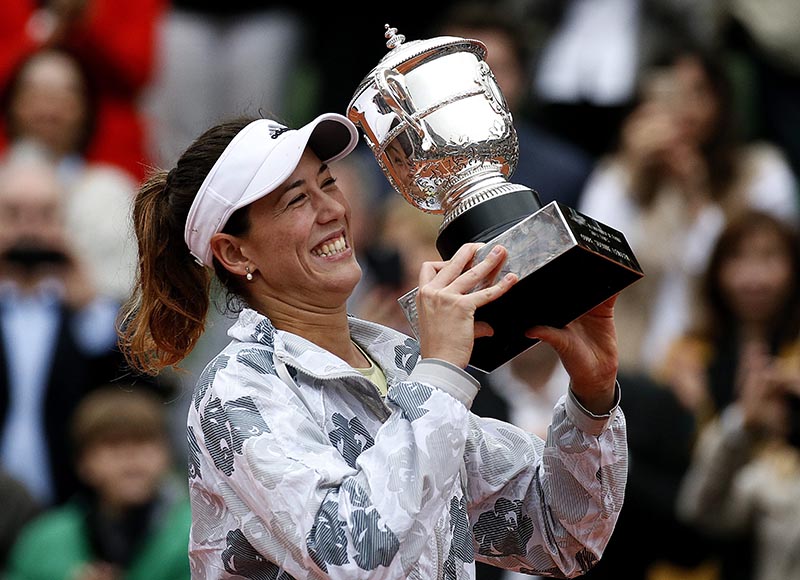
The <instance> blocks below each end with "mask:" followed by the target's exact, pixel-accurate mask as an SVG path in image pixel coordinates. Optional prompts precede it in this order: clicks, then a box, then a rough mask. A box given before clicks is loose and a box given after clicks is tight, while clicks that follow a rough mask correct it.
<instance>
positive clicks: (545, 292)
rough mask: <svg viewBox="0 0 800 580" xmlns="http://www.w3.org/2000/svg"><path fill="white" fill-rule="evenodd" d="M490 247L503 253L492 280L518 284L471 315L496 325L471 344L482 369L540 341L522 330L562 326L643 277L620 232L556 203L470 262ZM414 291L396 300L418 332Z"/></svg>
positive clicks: (473, 363)
mask: <svg viewBox="0 0 800 580" xmlns="http://www.w3.org/2000/svg"><path fill="white" fill-rule="evenodd" d="M496 244H500V245H502V246H504V247H505V248H506V249H507V250H508V257H507V258H506V261H505V263H504V264H503V268H502V270H501V271H500V272H499V274H498V275H497V278H496V280H499V279H500V277H501V276H503V275H505V274H506V273H508V272H513V273H515V274H517V276H519V281H518V282H517V284H516V285H515V286H514V287H513V288H511V290H509V291H508V292H507V293H506V294H504V295H503V296H502V297H500V298H499V299H497V300H496V301H494V302H492V303H490V304H487V305H486V306H483V307H481V308H479V309H478V311H477V312H476V314H475V319H476V320H480V321H485V322H488V323H489V324H490V325H491V326H492V328H493V329H494V335H493V336H491V337H483V338H479V339H477V340H476V341H475V346H474V348H473V352H472V358H471V359H470V366H472V367H474V368H475V369H478V370H480V371H484V372H487V373H489V372H492V371H493V370H495V369H497V368H498V367H500V366H501V365H503V364H505V363H507V362H508V361H510V360H511V359H512V358H514V357H515V356H517V355H518V354H520V353H522V352H523V351H525V350H527V349H528V348H530V347H532V346H534V345H535V344H536V343H537V342H538V340H533V339H529V338H527V337H525V334H524V333H525V331H526V330H527V329H528V328H530V327H532V326H536V325H546V326H554V327H557V328H563V327H564V326H566V325H567V324H569V323H570V322H572V321H573V320H575V319H576V318H578V317H579V316H581V315H582V314H585V313H586V312H588V311H589V310H591V309H592V308H594V307H595V306H597V305H598V304H600V303H602V302H604V301H605V300H607V299H608V298H611V297H612V296H614V295H615V294H617V293H619V292H620V291H621V290H623V289H624V288H625V287H627V286H629V285H631V284H632V283H634V282H636V281H637V280H639V279H640V278H641V277H642V276H643V273H642V269H641V267H640V266H639V263H638V262H637V260H636V258H635V256H634V255H633V251H632V250H631V248H630V246H629V245H628V242H627V241H626V239H625V236H624V235H623V234H622V233H621V232H619V231H617V230H615V229H613V228H610V227H608V226H606V225H604V224H602V223H600V222H598V221H596V220H594V219H592V218H590V217H588V216H586V215H584V214H581V213H580V212H578V211H576V210H574V209H572V208H570V207H568V206H566V205H564V204H561V203H559V202H556V201H553V202H551V203H549V204H547V205H546V206H544V207H543V208H541V209H539V210H537V211H536V212H534V213H533V214H531V215H529V216H528V217H526V218H525V219H523V220H521V221H519V222H517V223H516V224H514V225H512V226H510V227H508V228H507V229H506V230H505V231H503V232H502V233H500V234H499V235H497V236H496V237H494V238H492V239H491V240H490V241H489V242H487V244H486V246H485V247H483V248H481V249H480V250H479V251H478V252H477V253H476V255H475V260H478V261H479V260H481V259H483V258H484V257H485V256H486V254H488V253H489V251H491V249H492V247H494V246H495V245H496ZM448 257H449V256H448ZM416 293H417V289H414V290H412V291H411V292H409V293H407V294H405V295H404V296H402V297H401V298H400V299H399V300H398V302H399V303H400V306H401V308H402V309H403V311H404V313H405V316H406V318H407V319H408V321H409V323H410V324H411V327H412V329H413V330H414V332H415V333H416V334H417V335H418V330H417V316H416V301H415V299H416Z"/></svg>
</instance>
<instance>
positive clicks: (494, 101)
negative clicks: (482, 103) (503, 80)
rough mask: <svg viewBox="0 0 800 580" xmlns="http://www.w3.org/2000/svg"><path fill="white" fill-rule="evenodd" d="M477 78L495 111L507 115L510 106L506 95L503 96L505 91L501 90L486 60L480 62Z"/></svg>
mask: <svg viewBox="0 0 800 580" xmlns="http://www.w3.org/2000/svg"><path fill="white" fill-rule="evenodd" d="M475 80H476V81H477V83H478V85H480V87H481V88H482V89H483V92H484V93H485V95H486V100H487V101H489V104H490V105H491V107H492V109H494V112H495V113H499V114H500V115H503V116H505V115H507V114H508V106H507V105H506V102H505V97H503V93H501V92H500V87H499V86H497V81H496V80H495V79H494V75H493V74H492V70H491V69H490V68H489V65H488V64H486V61H483V60H482V61H480V62H479V63H478V74H477V78H476V79H475Z"/></svg>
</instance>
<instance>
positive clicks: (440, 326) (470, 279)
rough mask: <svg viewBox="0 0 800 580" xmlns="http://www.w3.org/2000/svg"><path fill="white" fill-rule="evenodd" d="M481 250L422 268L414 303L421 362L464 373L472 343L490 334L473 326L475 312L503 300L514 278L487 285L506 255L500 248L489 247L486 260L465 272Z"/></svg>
mask: <svg viewBox="0 0 800 580" xmlns="http://www.w3.org/2000/svg"><path fill="white" fill-rule="evenodd" d="M481 246H483V244H479V243H469V244H465V245H464V246H462V247H461V248H460V249H459V250H458V251H457V252H456V253H455V255H454V256H453V257H452V258H451V259H450V260H448V261H439V262H425V263H424V264H423V265H422V267H421V268H420V275H419V287H418V290H417V295H416V301H417V320H418V330H419V335H420V336H419V339H420V351H421V353H422V357H423V358H437V359H441V360H445V361H447V362H449V363H452V364H454V365H456V366H458V367H460V368H466V366H467V365H468V364H469V360H470V356H471V355H472V346H473V343H474V341H475V338H478V337H481V336H491V334H492V333H493V332H494V331H493V330H492V328H491V327H490V326H489V325H488V324H487V323H485V322H478V323H476V322H475V311H476V310H477V309H478V308H479V307H481V306H483V305H484V304H488V303H489V302H491V301H493V300H496V299H497V298H499V297H500V296H502V295H503V294H505V293H506V292H507V291H508V290H509V288H511V287H512V286H513V285H514V284H515V283H516V282H517V280H518V277H517V276H516V275H514V274H506V275H505V276H502V277H501V278H500V279H499V280H498V281H497V282H495V283H492V280H493V279H494V277H495V276H496V275H497V273H498V271H499V269H500V266H501V265H502V263H503V260H505V258H506V255H507V250H506V249H505V248H503V247H502V246H495V247H494V248H493V249H492V251H491V252H489V254H488V255H487V256H486V258H484V259H483V260H481V261H480V262H478V263H477V264H474V265H473V266H472V267H469V264H470V262H471V261H472V259H473V257H474V256H475V252H476V251H477V250H478V248H480V247H481ZM484 286H485V287H484ZM476 287H479V288H480V289H477V290H475V288H476ZM473 290H474V291H473Z"/></svg>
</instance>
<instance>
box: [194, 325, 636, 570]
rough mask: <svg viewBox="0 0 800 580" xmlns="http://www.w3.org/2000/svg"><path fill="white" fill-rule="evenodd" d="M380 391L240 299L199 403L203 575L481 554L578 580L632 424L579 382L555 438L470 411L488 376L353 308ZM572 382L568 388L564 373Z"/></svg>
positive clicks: (605, 535)
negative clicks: (584, 396) (431, 355)
mask: <svg viewBox="0 0 800 580" xmlns="http://www.w3.org/2000/svg"><path fill="white" fill-rule="evenodd" d="M350 328H351V335H352V338H353V340H354V341H355V342H356V343H358V344H359V345H360V346H361V347H362V348H363V349H364V350H365V351H366V352H367V353H368V354H369V355H370V357H372V359H373V360H375V361H376V362H377V363H378V364H379V365H380V366H381V368H382V369H383V370H384V373H385V374H386V377H387V381H388V385H389V390H388V395H387V396H386V397H385V398H382V397H381V396H380V394H379V392H378V390H377V389H376V388H375V387H374V385H373V384H372V383H371V382H370V381H368V380H367V379H365V378H364V377H363V376H362V375H361V374H360V373H359V372H358V371H356V370H354V369H353V368H352V367H350V366H349V365H347V364H346V363H345V362H344V361H343V360H341V359H340V358H338V357H336V356H334V355H332V354H331V353H329V352H327V351H325V350H322V349H321V348H319V347H317V346H315V345H314V344H312V343H310V342H308V341H306V340H304V339H302V338H300V337H298V336H296V335H293V334H289V333H286V332H283V331H279V330H276V329H275V328H274V327H273V326H272V324H271V323H270V321H269V320H268V319H267V318H265V317H263V316H261V315H260V314H257V313H256V312H254V311H252V310H245V311H243V312H242V313H241V315H240V316H239V320H238V321H237V322H236V323H235V324H234V325H233V327H232V328H231V330H230V331H229V335H230V336H231V338H232V339H233V341H232V342H231V343H230V344H229V345H228V346H227V347H226V348H225V349H224V350H223V351H222V352H221V353H220V354H219V355H218V356H217V357H216V358H215V359H214V360H212V361H211V363H209V365H208V366H207V368H206V369H205V371H204V372H203V374H202V375H201V377H200V379H199V381H198V384H197V387H196V390H195V393H194V396H193V400H192V403H191V406H190V410H189V418H188V438H189V450H190V453H189V457H190V459H189V463H190V464H189V480H190V490H191V499H192V520H193V523H192V531H191V539H190V559H191V565H192V574H193V578H195V579H197V580H200V579H202V580H214V579H221V578H237V579H238V578H252V579H274V580H289V579H292V578H296V579H306V578H308V579H318V578H342V579H347V580H354V579H357V578H397V579H400V578H412V579H418V580H432V579H462V578H474V577H475V561H476V560H480V561H484V562H489V563H491V564H493V565H496V566H500V567H503V568H508V569H513V570H520V571H523V572H528V573H531V574H540V575H547V576H556V577H574V576H578V575H581V574H582V573H584V572H585V571H586V570H587V569H589V568H590V567H591V566H592V565H593V564H594V563H595V562H596V561H597V560H598V558H599V557H600V555H601V554H602V551H603V549H604V547H605V546H606V543H607V542H608V539H609V537H610V535H611V532H612V530H613V529H614V525H615V523H616V520H617V516H618V514H619V511H620V508H621V507H622V501H623V496H624V490H625V482H626V477H627V443H626V435H625V419H624V416H623V414H622V411H621V410H620V408H619V407H618V406H617V407H615V409H614V410H613V411H612V412H611V413H610V414H609V416H607V417H593V416H591V415H589V414H588V412H587V411H585V410H583V409H582V407H580V405H579V404H578V402H577V401H576V400H575V398H574V397H573V396H572V395H571V393H569V392H568V393H567V394H566V395H564V396H563V397H562V399H561V401H560V402H559V403H558V404H557V405H556V407H555V409H554V412H553V422H552V426H551V429H550V433H549V436H548V440H547V442H544V441H542V440H541V439H540V438H538V437H536V436H534V435H530V434H528V433H525V432H524V431H522V430H520V429H518V428H517V427H514V426H513V425H510V424H508V423H503V422H500V421H497V420H494V419H485V418H481V417H477V416H475V415H474V414H472V413H470V411H469V407H470V404H471V402H472V399H473V397H474V396H475V394H476V393H477V389H478V383H477V382H476V381H475V380H474V379H473V378H472V377H471V376H469V375H468V374H467V373H466V372H464V371H463V370H462V369H458V368H456V367H454V366H452V365H448V364H447V363H443V362H441V361H432V360H425V361H420V358H419V348H418V345H417V343H416V341H414V340H412V339H410V338H408V337H407V336H405V335H403V334H401V333H398V332H396V331H394V330H390V329H387V328H385V327H382V326H378V325H375V324H372V323H368V322H364V321H361V320H358V319H355V318H352V319H351V322H350ZM565 389H566V385H565Z"/></svg>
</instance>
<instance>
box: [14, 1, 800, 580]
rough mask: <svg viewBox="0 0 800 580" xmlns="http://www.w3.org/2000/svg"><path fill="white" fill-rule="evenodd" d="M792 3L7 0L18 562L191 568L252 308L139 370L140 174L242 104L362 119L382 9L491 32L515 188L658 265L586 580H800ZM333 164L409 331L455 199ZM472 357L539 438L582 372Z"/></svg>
mask: <svg viewBox="0 0 800 580" xmlns="http://www.w3.org/2000/svg"><path fill="white" fill-rule="evenodd" d="M796 16H797V3H796V0H693V1H686V0H497V1H493V2H491V1H488V0H486V1H483V2H481V1H473V0H449V1H446V2H438V3H430V2H426V3H425V4H422V3H421V2H420V3H417V2H415V1H408V2H404V3H402V4H401V5H397V6H396V7H395V8H394V9H393V8H392V7H391V6H388V5H387V6H382V5H381V6H379V5H376V4H374V3H367V2H350V3H347V8H346V10H345V9H342V8H341V7H339V6H334V3H328V4H325V5H322V6H314V7H313V8H312V7H311V5H310V3H309V6H303V5H302V4H301V3H297V2H288V1H275V2H268V1H259V0H228V1H226V2H213V1H210V0H137V1H136V2H125V1H123V0H4V1H3V2H2V3H0V40H1V42H0V505H3V506H4V508H3V509H2V510H0V578H2V579H3V580H6V579H13V580H17V579H19V580H25V579H29V580H33V579H44V578H46V579H48V580H59V579H64V580H116V579H121V578H123V577H124V578H128V579H139V578H142V579H145V578H146V579H148V580H153V579H156V580H157V579H160V578H163V579H164V580H176V579H179V578H189V577H190V570H189V563H188V559H187V557H186V545H187V543H188V535H189V521H190V511H189V506H188V503H187V497H186V489H184V488H185V487H186V485H185V473H186V461H185V460H184V457H185V446H186V441H185V410H186V406H187V405H188V401H189V399H190V393H191V389H192V388H193V386H194V382H195V380H196V378H197V377H198V375H199V373H200V372H201V371H202V368H200V365H202V364H204V361H206V360H208V359H209V355H210V354H211V353H215V352H216V351H217V350H218V348H219V347H220V346H221V345H222V344H224V343H226V342H227V340H228V338H227V335H226V330H227V325H228V324H229V323H230V322H231V321H232V319H231V318H230V317H229V316H228V314H227V313H226V312H225V308H224V307H225V304H224V297H223V296H220V304H219V308H218V309H216V310H215V311H214V313H213V314H212V315H210V317H209V320H208V321H207V331H206V334H205V336H204V337H203V338H202V339H201V341H200V345H199V346H198V348H197V349H196V351H195V352H194V353H193V354H192V355H191V356H190V357H189V359H187V360H186V361H185V362H184V364H183V365H182V368H180V369H176V370H175V371H174V372H170V373H168V374H167V375H166V376H161V377H156V378H153V377H146V376H140V375H137V374H136V373H134V372H132V371H131V370H130V369H128V368H126V366H125V364H124V358H123V356H122V353H120V351H119V349H118V347H117V334H116V331H117V327H116V324H117V315H118V314H119V309H120V307H121V305H122V304H123V302H124V301H125V300H126V299H127V298H128V296H129V294H130V290H131V288H132V287H133V285H134V284H136V256H137V252H136V240H135V238H134V237H133V235H132V228H131V223H130V204H131V201H132V198H133V195H134V192H135V191H136V189H137V187H138V186H139V184H140V183H141V182H142V180H143V179H144V178H145V177H146V176H147V175H148V172H149V171H151V170H153V169H161V168H163V169H169V168H170V167H171V166H172V164H173V163H174V162H175V160H176V159H177V157H178V155H179V154H180V152H181V151H182V150H183V149H184V148H185V147H186V146H188V145H189V144H190V143H191V141H192V140H193V139H194V138H195V137H196V136H198V135H199V134H200V133H201V132H202V131H203V130H204V129H205V128H207V127H208V126H210V125H211V124H213V123H215V122H217V121H220V120H222V119H224V118H227V117H234V116H239V115H242V114H257V115H258V114H263V115H265V116H267V115H268V116H271V117H273V118H278V119H282V120H284V121H285V122H286V123H287V124H288V125H290V126H291V125H298V124H301V123H305V122H307V121H308V120H309V119H311V118H313V116H316V114H318V113H320V112H326V111H333V112H339V113H345V112H346V109H347V106H348V104H349V101H350V98H351V97H352V96H353V94H354V92H355V90H356V88H357V86H358V84H359V83H360V81H361V80H362V79H363V78H364V77H365V76H366V75H367V73H369V71H370V70H371V69H372V68H373V67H374V66H376V65H377V64H378V62H379V60H380V59H381V58H382V57H383V56H384V54H386V52H387V48H386V46H385V38H384V25H385V24H390V25H391V26H393V27H396V28H397V29H398V31H399V32H400V33H402V34H404V35H405V36H406V38H407V40H409V41H410V40H420V39H424V38H429V37H433V36H459V37H467V38H474V39H477V40H480V41H482V42H483V43H484V44H485V45H486V47H487V56H486V61H487V63H488V65H489V67H490V68H491V70H492V72H493V74H494V76H495V78H496V80H497V83H498V85H499V86H500V88H501V90H502V93H503V96H504V98H505V100H506V103H507V105H508V108H509V110H510V111H511V112H512V115H513V119H514V126H515V129H516V131H517V136H518V139H519V150H520V155H519V162H518V165H517V167H516V169H515V171H514V172H513V174H512V175H511V177H510V180H511V181H513V182H515V183H519V184H523V185H526V186H528V187H530V188H532V189H534V190H536V191H537V193H538V194H539V197H540V198H541V200H542V201H543V202H544V203H549V202H551V201H558V202H561V203H563V204H565V205H567V206H570V207H573V208H575V209H577V210H578V211H580V212H583V213H584V214H586V215H588V216H590V217H593V218H595V219H597V220H599V221H601V222H603V223H605V224H607V225H609V226H610V227H613V228H616V229H618V230H620V231H621V232H623V233H624V234H625V236H626V238H627V239H628V241H629V243H630V245H631V247H632V249H633V251H634V253H635V255H636V257H637V258H638V260H639V262H640V263H641V266H642V268H643V270H644V273H645V276H644V278H642V279H641V280H639V281H638V282H636V283H635V284H633V285H632V286H630V287H629V288H626V289H625V290H624V291H623V292H622V294H621V296H620V297H619V300H618V301H617V307H616V320H617V329H618V336H619V347H620V374H619V381H620V384H621V387H622V393H623V394H622V403H621V405H622V407H623V410H624V411H625V414H626V418H627V421H628V433H629V448H630V453H631V457H630V460H629V466H630V471H629V483H628V489H627V492H626V498H625V505H624V507H623V511H622V513H621V516H620V520H619V524H618V526H617V529H616V530H615V533H614V536H613V537H612V539H611V541H610V543H609V545H608V548H607V551H606V554H605V555H604V557H603V559H602V560H601V561H600V563H599V564H598V566H597V567H596V568H595V569H593V570H592V571H590V572H589V573H588V574H586V577H587V578H594V579H605V578H609V579H610V578H626V579H629V580H677V579H689V580H790V579H792V578H800V286H798V284H799V283H800V279H798V277H800V229H799V228H800V188H799V187H798V183H799V182H798V177H799V176H800V34H798V32H800V29H798V27H797V24H796V21H797V18H796ZM332 171H333V172H334V174H335V175H336V177H337V179H338V180H339V184H340V186H341V189H342V190H343V191H344V192H345V193H346V194H348V195H349V196H350V198H349V201H350V205H351V207H352V218H351V221H352V225H353V237H354V242H353V245H354V247H355V248H356V250H357V252H358V253H359V255H360V263H361V264H362V269H363V271H364V277H363V280H362V282H361V284H360V286H359V288H358V289H357V291H356V293H355V294H354V295H353V297H352V301H351V304H350V309H351V311H352V312H353V313H354V314H356V315H359V316H361V317H365V318H370V319H373V320H375V321H377V322H381V323H384V324H386V325H389V326H392V327H395V328H398V329H400V330H404V331H406V332H409V333H411V332H412V330H411V328H410V327H409V326H408V323H407V321H406V319H405V316H404V314H403V312H402V310H401V309H400V307H399V306H398V304H397V298H399V297H400V296H401V295H402V294H404V293H406V292H408V291H410V290H412V289H413V288H415V287H416V284H417V282H416V277H417V272H418V268H419V266H420V264H421V263H422V262H423V261H426V260H430V259H438V257H439V256H438V253H437V251H436V247H435V242H436V238H437V235H438V231H439V225H440V223H441V216H440V215H436V214H428V213H424V212H422V211H420V210H418V209H416V208H414V207H413V206H411V205H410V204H409V203H408V202H407V201H406V200H405V199H404V198H402V196H399V195H398V194H397V193H396V192H394V191H393V190H392V189H391V186H390V185H389V182H388V181H387V179H386V178H385V176H384V175H383V174H382V172H381V170H380V168H379V166H378V164H377V163H376V161H375V159H374V157H373V155H372V152H371V151H370V150H369V149H368V148H367V147H366V144H362V145H360V146H359V147H358V148H357V149H356V151H355V152H354V153H353V154H351V155H350V156H349V157H347V158H345V159H343V160H341V161H338V162H336V163H335V164H334V165H333V167H332ZM187 258H188V255H187ZM576 276H578V277H579V276H580V273H576ZM531 300H536V297H535V296H531ZM476 376H477V377H478V378H479V380H480V381H481V383H482V384H483V388H482V390H481V392H480V394H479V396H478V397H477V399H476V401H475V405H474V406H473V411H474V412H476V413H477V414H480V415H484V416H493V417H497V418H499V419H504V420H508V421H511V422H513V423H516V424H518V425H520V426H523V427H525V428H527V429H529V430H530V431H532V432H534V433H537V434H539V435H541V436H542V437H547V436H548V424H549V421H550V415H551V410H552V407H553V405H554V403H555V401H556V400H557V399H558V398H559V397H560V396H561V394H563V392H564V390H565V385H566V384H567V378H566V374H565V372H564V370H563V368H561V366H560V362H559V359H558V357H557V356H556V355H555V353H554V352H553V351H552V350H550V349H549V347H547V346H546V345H543V344H539V345H536V346H535V347H533V348H531V349H529V350H528V351H526V352H524V353H523V354H521V355H519V356H518V357H516V358H515V359H514V360H512V361H510V362H509V363H507V364H506V365H504V366H502V367H500V368H499V369H497V370H496V371H493V372H492V373H489V374H484V373H480V372H479V371H476ZM6 506H7V507H6ZM478 571H479V576H478V577H479V580H493V579H498V580H499V579H502V580H512V578H515V577H516V576H515V575H514V574H511V573H507V572H502V571H500V570H495V569H491V568H488V567H482V566H481V565H479V567H478Z"/></svg>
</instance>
